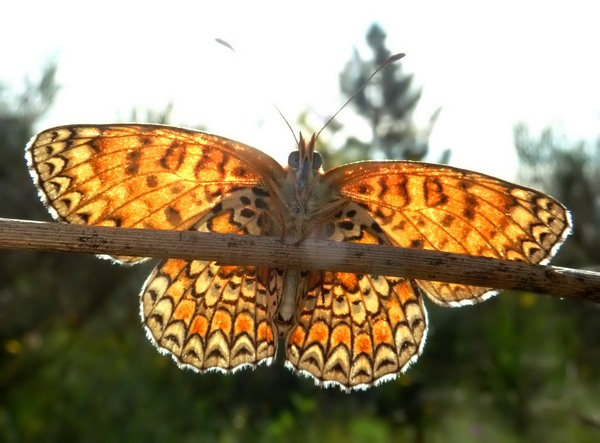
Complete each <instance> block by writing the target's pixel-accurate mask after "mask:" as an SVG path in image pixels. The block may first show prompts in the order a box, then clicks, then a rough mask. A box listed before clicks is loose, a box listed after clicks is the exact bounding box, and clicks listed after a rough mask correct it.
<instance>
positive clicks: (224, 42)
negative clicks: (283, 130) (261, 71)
mask: <svg viewBox="0 0 600 443" xmlns="http://www.w3.org/2000/svg"><path fill="white" fill-rule="evenodd" d="M215 42H216V43H218V44H220V45H223V46H225V47H226V48H227V49H229V50H230V51H231V52H233V53H235V54H237V52H236V50H235V48H234V47H233V45H231V44H230V43H229V42H228V41H226V40H223V39H222V38H218V37H217V38H215ZM273 106H274V107H275V109H276V110H277V112H278V113H279V115H280V116H281V118H282V119H283V121H284V122H285V124H286V125H287V127H288V128H289V130H290V132H291V133H292V136H293V137H294V140H295V141H296V145H297V144H298V143H299V141H298V137H296V133H295V132H294V128H292V125H290V122H289V121H288V120H287V118H285V115H283V112H281V109H279V107H278V106H277V105H276V104H275V103H273Z"/></svg>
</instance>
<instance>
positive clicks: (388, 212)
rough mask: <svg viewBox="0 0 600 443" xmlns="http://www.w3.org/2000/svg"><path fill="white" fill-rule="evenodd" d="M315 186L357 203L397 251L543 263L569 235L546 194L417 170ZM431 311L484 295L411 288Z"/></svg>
mask: <svg viewBox="0 0 600 443" xmlns="http://www.w3.org/2000/svg"><path fill="white" fill-rule="evenodd" d="M323 180H324V181H325V182H326V183H328V184H329V185H330V186H331V187H332V188H334V189H337V190H338V192H339V193H340V194H341V196H342V197H343V198H346V199H348V200H350V201H354V202H356V203H358V204H359V205H360V206H361V207H362V208H364V209H366V210H367V211H368V212H369V214H370V215H371V216H372V217H373V219H374V220H375V221H376V222H377V223H378V225H379V226H380V227H381V229H382V230H383V232H384V233H385V235H386V237H387V238H388V239H389V240H390V241H391V242H392V243H393V244H395V245H397V246H402V247H407V248H409V247H412V248H423V249H432V250H438V251H445V252H454V253H464V254H470V255H476V256H483V257H494V258H502V259H509V260H518V261H523V262H528V263H542V264H543V263H546V262H547V261H548V260H549V259H550V258H551V257H552V256H553V255H554V253H555V252H556V250H557V248H558V247H559V246H560V245H561V244H562V242H563V241H564V239H565V237H566V236H567V235H568V233H569V232H570V216H569V213H568V211H567V210H566V208H564V207H563V206H562V205H561V204H560V203H559V202H558V201H556V200H554V199H553V198H552V197H549V196H548V195H546V194H543V193H541V192H538V191H535V190H532V189H528V188H525V187H521V186H517V185H514V184H512V183H508V182H505V181H503V180H500V179H496V178H493V177H489V176H486V175H483V174H479V173H476V172H471V171H466V170H462V169H457V168H451V167H446V166H441V165H433V164H426V163H417V162H362V163H356V164H349V165H345V166H341V167H339V168H335V169H332V170H330V171H328V172H327V173H326V174H325V176H324V177H323ZM418 284H419V286H420V287H421V288H422V289H423V290H424V291H425V292H426V293H427V294H428V295H429V296H430V297H431V298H432V299H433V300H434V301H436V302H437V303H440V304H443V305H461V304H468V303H474V302H477V301H480V300H482V299H485V298H486V297H488V296H489V295H491V294H493V291H491V290H490V288H479V287H474V286H467V285H461V284H451V283H441V282H430V281H422V280H420V281H418Z"/></svg>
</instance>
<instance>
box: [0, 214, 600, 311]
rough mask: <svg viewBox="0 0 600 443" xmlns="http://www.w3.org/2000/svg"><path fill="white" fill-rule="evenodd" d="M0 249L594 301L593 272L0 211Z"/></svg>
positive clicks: (598, 295) (598, 287)
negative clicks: (365, 277)
mask: <svg viewBox="0 0 600 443" xmlns="http://www.w3.org/2000/svg"><path fill="white" fill-rule="evenodd" d="M0 249H27V250H47V251H66V252H84V253H94V254H108V255H121V256H138V257H160V258H183V259H187V260H194V259H195V260H210V261H217V262H220V263H223V264H229V265H253V266H270V267H278V268H295V269H305V270H329V271H340V272H355V273H360V274H374V275H389V276H401V277H406V278H412V279H420V280H433V281H444V282H453V283H462V284H468V285H475V286H483V287H490V288H497V289H514V290H521V291H529V292H535V293H542V294H548V295H551V296H554V297H565V298H574V299H579V300H587V301H591V302H594V303H600V273H598V272H591V271H582V270H576V269H569V268H561V267H556V266H541V265H531V264H527V263H520V262H515V261H510V260H500V259H492V258H487V257H475V256H470V255H464V254H451V253H447V252H439V251H429V250H423V249H410V248H409V249H407V248H400V247H393V246H382V245H361V244H356V243H342V242H332V241H325V240H312V239H307V240H305V241H303V242H301V243H300V244H296V243H295V242H294V241H289V240H287V241H283V242H282V241H281V239H279V238H274V237H263V236H260V237H259V236H246V235H234V234H215V233H202V232H194V231H172V230H171V231H167V230H164V231H163V230H154V229H132V228H108V227H98V226H85V225H72V224H68V223H55V222H51V223H48V222H36V221H26V220H15V219H2V218H0Z"/></svg>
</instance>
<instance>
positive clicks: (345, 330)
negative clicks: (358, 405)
mask: <svg viewBox="0 0 600 443" xmlns="http://www.w3.org/2000/svg"><path fill="white" fill-rule="evenodd" d="M317 236H319V237H322V238H328V239H331V240H337V241H352V242H358V243H370V244H381V243H388V241H387V239H386V238H385V236H384V235H383V234H382V233H381V231H379V230H378V229H377V228H376V227H374V226H373V219H372V218H371V216H370V215H369V214H367V213H366V211H365V210H364V209H363V208H361V207H360V206H358V205H356V204H349V205H347V206H346V207H345V208H344V210H343V211H340V212H339V213H338V214H336V215H335V216H334V218H333V220H332V221H330V222H328V223H327V224H326V225H324V226H322V227H321V230H320V232H319V233H317ZM307 287H308V290H307V293H306V296H305V298H304V300H302V301H301V303H299V305H298V311H297V315H296V317H297V319H298V323H297V325H296V326H295V327H294V328H293V329H292V331H291V332H290V334H289V336H288V339H287V343H286V352H287V360H288V361H287V363H286V365H287V366H288V367H290V368H292V369H293V370H295V371H299V372H300V373H302V374H304V375H308V376H311V377H312V378H314V379H315V381H316V382H317V384H323V385H325V386H328V385H337V386H339V387H341V388H342V389H344V390H350V389H364V388H367V387H369V386H371V385H373V384H377V383H380V382H382V381H385V380H388V379H391V378H395V377H397V376H398V375H399V374H400V373H401V372H403V371H404V370H406V369H407V368H408V366H409V365H410V364H411V363H412V362H414V361H415V360H416V359H417V357H418V356H419V354H420V352H421V350H422V348H423V345H424V343H425V335H426V330H427V314H426V311H425V307H424V306H423V302H422V297H421V296H420V295H419V290H418V288H417V287H416V285H415V284H414V282H412V281H409V280H406V279H403V278H400V277H381V276H373V275H357V274H349V273H342V272H336V273H334V272H314V273H311V274H310V276H309V277H308V284H307Z"/></svg>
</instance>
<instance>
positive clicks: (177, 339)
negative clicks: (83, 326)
mask: <svg viewBox="0 0 600 443" xmlns="http://www.w3.org/2000/svg"><path fill="white" fill-rule="evenodd" d="M263 194H264V192H263V191H261V190H254V189H250V190H242V191H236V192H234V193H233V194H231V195H230V196H229V197H227V198H225V199H224V200H223V201H222V202H221V203H219V204H218V205H216V206H215V207H213V208H212V209H211V210H210V211H209V213H207V214H206V215H205V216H204V217H203V218H202V219H200V220H199V222H198V223H197V225H196V226H194V229H195V230H198V231H202V232H221V233H236V234H247V235H261V234H265V232H267V233H268V232H269V229H272V227H271V224H270V223H269V219H270V218H269V217H270V216H269V214H268V212H267V211H266V210H265V209H264V208H263V205H262V204H257V199H259V198H264V197H263ZM276 298H277V294H275V293H274V292H273V291H272V290H270V289H269V273H268V271H266V270H264V269H262V268H257V267H242V266H222V265H219V264H217V263H215V262H205V261H198V260H194V261H186V260H175V259H169V260H164V261H163V262H161V263H160V264H159V265H158V266H157V267H156V269H155V270H154V272H153V273H152V275H151V276H150V277H149V279H148V280H147V282H146V284H145V286H144V288H143V289H142V294H141V305H142V307H141V314H142V320H143V322H144V324H145V325H146V330H147V332H148V335H149V336H150V338H151V340H152V341H153V342H154V343H155V344H156V346H157V347H158V348H159V349H160V350H161V351H163V352H167V353H170V354H172V356H173V358H174V359H175V360H176V361H177V363H178V364H180V365H183V366H190V367H192V368H195V369H197V370H201V371H204V370H211V369H217V370H222V371H230V370H236V369H238V368H243V367H245V366H255V365H256V364H259V363H263V362H264V363H267V364H268V363H270V362H271V360H272V358H273V357H274V355H275V352H276V347H277V337H278V335H277V331H276V327H275V326H274V324H273V321H272V318H273V308H274V306H275V305H276Z"/></svg>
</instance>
